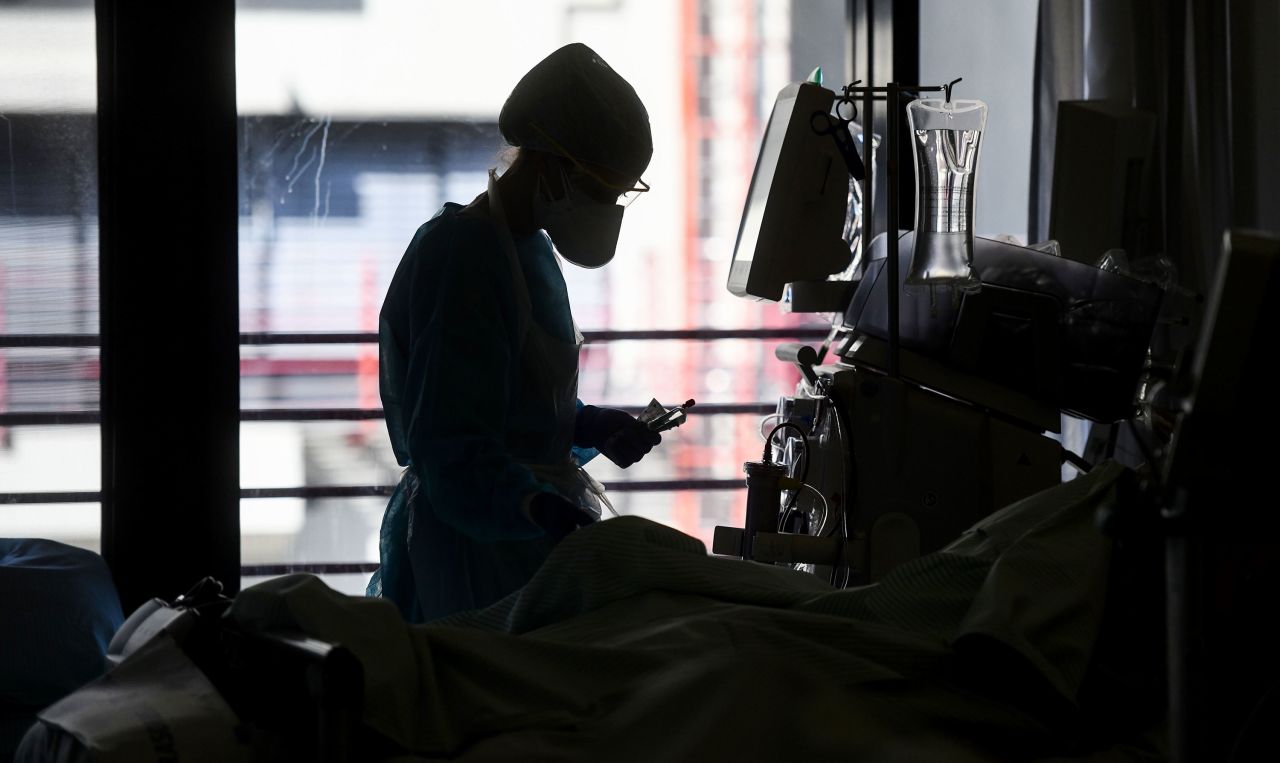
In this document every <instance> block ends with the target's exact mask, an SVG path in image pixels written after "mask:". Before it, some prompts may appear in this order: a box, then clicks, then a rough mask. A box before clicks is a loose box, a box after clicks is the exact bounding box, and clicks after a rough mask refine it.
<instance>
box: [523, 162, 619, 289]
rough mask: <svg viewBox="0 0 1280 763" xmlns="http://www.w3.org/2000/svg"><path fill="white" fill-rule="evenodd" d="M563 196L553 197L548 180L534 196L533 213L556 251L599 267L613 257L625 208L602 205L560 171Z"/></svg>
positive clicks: (576, 261) (587, 265) (580, 263)
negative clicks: (547, 186)
mask: <svg viewBox="0 0 1280 763" xmlns="http://www.w3.org/2000/svg"><path fill="white" fill-rule="evenodd" d="M560 177H561V182H562V183H563V184H564V188H565V195H564V197H563V198H559V199H552V198H551V197H550V193H549V192H548V190H547V188H546V184H545V181H539V182H538V190H537V191H536V192H535V193H534V196H533V216H534V219H535V220H536V221H537V224H538V225H539V226H540V227H541V228H543V229H544V230H546V232H547V235H548V236H550V237H551V241H552V243H554V244H555V245H556V251H558V252H560V256H562V257H564V258H565V259H566V260H568V261H569V262H572V263H573V264H574V265H577V266H579V267H583V268H598V267H601V266H602V265H605V264H607V263H608V262H609V261H610V260H612V259H613V255H614V252H615V251H616V250H617V248H618V232H619V231H620V230H621V228H622V212H623V208H622V207H621V206H619V205H617V204H602V203H601V202H599V201H596V200H595V199H592V198H590V197H589V196H587V195H586V194H584V193H582V192H581V191H579V190H578V189H577V188H575V187H574V186H573V184H572V183H570V182H569V177H568V175H566V174H565V173H564V170H561V175H560Z"/></svg>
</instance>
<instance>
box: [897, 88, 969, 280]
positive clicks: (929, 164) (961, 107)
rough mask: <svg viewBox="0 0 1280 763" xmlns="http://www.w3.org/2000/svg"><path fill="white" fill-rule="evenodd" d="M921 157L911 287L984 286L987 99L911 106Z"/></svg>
mask: <svg viewBox="0 0 1280 763" xmlns="http://www.w3.org/2000/svg"><path fill="white" fill-rule="evenodd" d="M907 122H908V124H909V125H910V129H911V137H912V140H911V152H912V154H913V155H914V156H915V159H916V236H915V249H914V252H913V254H912V257H911V265H910V267H909V268H908V270H907V278H906V285H907V288H908V290H910V288H911V287H912V286H931V287H932V286H950V287H954V288H955V289H956V290H957V291H970V290H974V289H977V288H979V287H980V286H981V282H980V281H979V280H978V278H977V276H976V275H974V272H973V204H974V198H975V197H974V193H975V191H974V181H975V179H976V177H977V174H978V151H979V148H980V147H981V144H982V132H983V130H984V129H985V128H986V124H987V105H986V104H985V103H983V102H982V101H944V100H940V99H925V100H918V101H912V102H911V103H909V104H907Z"/></svg>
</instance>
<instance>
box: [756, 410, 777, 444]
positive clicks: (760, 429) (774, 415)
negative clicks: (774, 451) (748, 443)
mask: <svg viewBox="0 0 1280 763" xmlns="http://www.w3.org/2000/svg"><path fill="white" fill-rule="evenodd" d="M780 418H782V414H781V413H770V414H769V415H768V416H764V417H762V418H761V419H760V426H759V427H757V428H756V429H757V431H758V433H759V435H760V439H761V440H764V441H765V442H768V441H769V437H768V435H766V434H765V433H764V427H765V422H767V421H769V420H770V419H780Z"/></svg>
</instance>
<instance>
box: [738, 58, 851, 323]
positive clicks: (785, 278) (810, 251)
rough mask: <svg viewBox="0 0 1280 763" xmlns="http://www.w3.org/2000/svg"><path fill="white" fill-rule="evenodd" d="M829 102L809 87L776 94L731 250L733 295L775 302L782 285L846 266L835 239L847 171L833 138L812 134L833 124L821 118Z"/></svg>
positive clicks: (825, 93) (826, 93) (842, 246)
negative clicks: (736, 236) (735, 239)
mask: <svg viewBox="0 0 1280 763" xmlns="http://www.w3.org/2000/svg"><path fill="white" fill-rule="evenodd" d="M834 101H835V93H833V92H832V91H830V90H827V89H825V88H822V87H820V86H818V85H815V84H812V83H809V82H795V83H792V84H790V85H787V86H786V87H784V88H783V89H782V91H781V92H779V93H778V97H777V99H776V100H775V101H774V104H773V112H772V113H771V114H770V115H769V123H768V126H767V127H766V128H765V133H764V139H763V140H762V141H761V143H760V153H759V155H758V156H757V158H756V167H755V171H754V173H752V177H751V187H750V190H749V191H748V192H747V203H746V207H745V208H744V209H743V212H742V221H741V223H740V224H739V227H738V238H737V241H736V243H735V244H734V249H733V264H732V265H731V266H730V269H729V282H728V288H729V291H730V292H731V293H733V294H734V295H736V296H739V297H750V298H754V299H768V300H773V301H775V302H777V301H779V300H781V299H782V295H783V292H784V291H785V289H786V286H787V284H788V283H794V282H799V281H820V280H825V279H826V277H827V276H828V275H831V274H832V273H838V272H840V271H841V270H843V269H844V268H845V267H847V266H848V264H849V260H850V257H851V255H850V252H849V246H848V244H847V243H845V241H844V239H843V238H842V235H841V234H842V233H843V231H844V221H845V210H846V209H847V206H848V199H849V171H848V169H846V166H845V163H844V159H843V158H842V157H841V155H840V151H839V149H838V148H837V146H836V142H835V140H834V139H833V138H832V136H831V135H829V134H825V133H822V132H819V131H820V130H824V129H826V128H827V127H828V126H829V125H831V124H833V123H832V122H831V121H830V120H828V119H826V118H825V115H828V114H830V113H831V107H832V104H833V103H834ZM834 124H835V125H836V127H837V129H845V128H842V127H839V124H838V123H834Z"/></svg>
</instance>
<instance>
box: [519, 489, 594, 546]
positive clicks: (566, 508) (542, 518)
mask: <svg viewBox="0 0 1280 763" xmlns="http://www.w3.org/2000/svg"><path fill="white" fill-rule="evenodd" d="M529 517H530V518H531V519H532V520H533V523H534V524H536V525H537V526H538V527H541V528H542V530H543V532H545V533H546V534H547V536H548V537H550V538H551V539H552V540H554V541H556V542H557V543H558V542H559V541H560V540H562V539H563V538H564V537H565V536H566V535H568V534H569V533H571V532H573V531H574V530H577V529H578V528H579V527H585V526H586V525H589V524H591V523H592V522H594V521H596V518H595V516H594V515H592V514H591V513H590V512H588V511H587V510H585V509H583V508H582V507H581V506H578V505H577V504H575V503H573V502H572V501H568V500H565V499H564V498H562V497H560V496H559V495H556V494H555V493H538V494H537V495H535V496H534V497H533V500H532V501H530V502H529Z"/></svg>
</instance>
